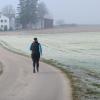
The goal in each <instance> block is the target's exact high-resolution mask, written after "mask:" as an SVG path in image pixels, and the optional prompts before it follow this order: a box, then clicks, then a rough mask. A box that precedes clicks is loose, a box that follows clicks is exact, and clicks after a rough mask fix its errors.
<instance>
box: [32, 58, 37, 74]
mask: <svg viewBox="0 0 100 100" xmlns="http://www.w3.org/2000/svg"><path fill="white" fill-rule="evenodd" d="M32 60H33V73H35V63H36V60H35V59H34V58H32Z"/></svg>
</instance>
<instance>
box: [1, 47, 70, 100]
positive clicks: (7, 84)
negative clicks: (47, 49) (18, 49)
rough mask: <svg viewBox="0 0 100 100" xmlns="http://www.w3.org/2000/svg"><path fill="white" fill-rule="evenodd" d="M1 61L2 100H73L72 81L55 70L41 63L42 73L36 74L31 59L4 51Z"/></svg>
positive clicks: (2, 50) (2, 51)
mask: <svg viewBox="0 0 100 100" xmlns="http://www.w3.org/2000/svg"><path fill="white" fill-rule="evenodd" d="M0 61H2V62H3V65H4V72H3V74H2V75H1V76H0V100H72V95H71V88H70V83H69V80H67V79H66V78H64V75H63V74H61V72H60V71H58V70H57V69H55V68H53V67H52V66H50V65H47V64H44V63H42V62H41V63H40V72H39V73H36V74H33V73H32V61H31V59H29V58H26V57H23V56H20V55H17V54H14V53H11V52H9V51H6V50H4V49H3V48H1V47H0Z"/></svg>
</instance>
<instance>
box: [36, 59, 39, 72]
mask: <svg viewBox="0 0 100 100" xmlns="http://www.w3.org/2000/svg"><path fill="white" fill-rule="evenodd" d="M36 67H37V72H39V58H38V59H37V61H36Z"/></svg>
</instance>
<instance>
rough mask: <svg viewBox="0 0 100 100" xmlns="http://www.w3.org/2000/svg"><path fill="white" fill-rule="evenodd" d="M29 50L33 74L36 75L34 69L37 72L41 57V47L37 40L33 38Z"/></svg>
mask: <svg viewBox="0 0 100 100" xmlns="http://www.w3.org/2000/svg"><path fill="white" fill-rule="evenodd" d="M30 50H31V51H32V53H31V57H32V61H33V73H36V71H35V69H37V72H39V60H40V56H41V55H42V47H41V44H40V43H39V42H38V39H37V38H34V41H33V43H32V44H31V46H30Z"/></svg>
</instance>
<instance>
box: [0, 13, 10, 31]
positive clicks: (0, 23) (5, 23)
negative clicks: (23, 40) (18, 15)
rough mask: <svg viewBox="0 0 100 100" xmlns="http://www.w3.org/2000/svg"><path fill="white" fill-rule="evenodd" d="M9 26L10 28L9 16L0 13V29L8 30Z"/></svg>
mask: <svg viewBox="0 0 100 100" xmlns="http://www.w3.org/2000/svg"><path fill="white" fill-rule="evenodd" d="M9 28H10V25H9V18H8V17H6V16H4V15H2V14H0V30H1V31H7V30H9Z"/></svg>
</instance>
